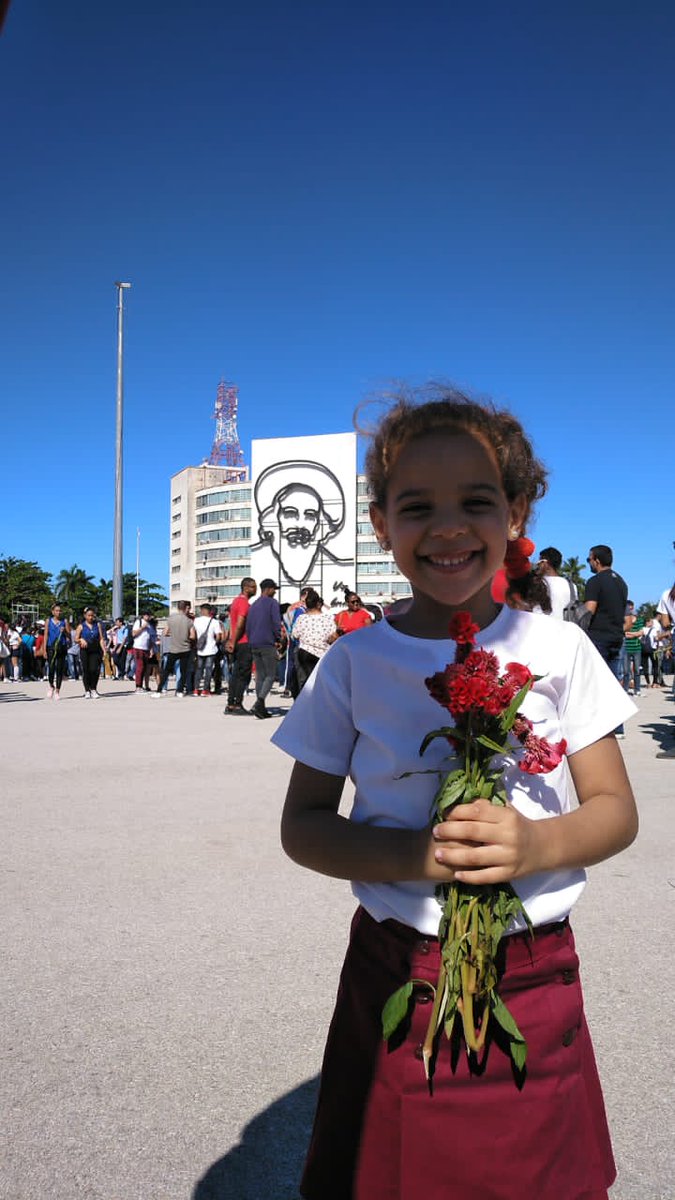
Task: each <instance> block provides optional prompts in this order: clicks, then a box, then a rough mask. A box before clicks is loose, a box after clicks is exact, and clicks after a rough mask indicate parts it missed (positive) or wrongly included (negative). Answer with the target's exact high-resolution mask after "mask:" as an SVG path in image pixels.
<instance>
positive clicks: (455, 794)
mask: <svg viewBox="0 0 675 1200" xmlns="http://www.w3.org/2000/svg"><path fill="white" fill-rule="evenodd" d="M448 782H449V780H448V779H446V781H445V783H444V784H443V786H442V788H440V790H439V793H438V798H437V801H436V807H437V809H438V811H439V813H441V812H445V810H446V809H447V808H449V807H450V806H451V805H452V804H454V803H455V801H456V800H459V798H460V796H461V795H462V793H463V792H464V788H465V787H466V779H465V778H464V772H463V771H462V773H461V775H460V778H459V779H453V781H452V783H451V784H450V787H448V786H447V785H448Z"/></svg>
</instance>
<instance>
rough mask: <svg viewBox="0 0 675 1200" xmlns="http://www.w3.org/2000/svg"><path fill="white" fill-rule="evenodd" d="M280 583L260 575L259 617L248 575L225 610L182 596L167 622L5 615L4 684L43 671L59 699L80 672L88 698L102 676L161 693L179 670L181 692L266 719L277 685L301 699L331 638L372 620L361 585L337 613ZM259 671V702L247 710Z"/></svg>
mask: <svg viewBox="0 0 675 1200" xmlns="http://www.w3.org/2000/svg"><path fill="white" fill-rule="evenodd" d="M276 590H277V586H276V584H275V583H274V581H273V580H270V579H265V580H263V581H262V583H261V585H260V596H259V597H258V600H257V601H256V602H255V611H254V612H253V614H252V616H251V617H249V609H250V608H251V607H252V606H251V603H250V602H251V601H252V600H253V598H254V597H255V596H256V593H257V591H258V585H257V584H256V582H255V580H254V579H252V578H250V577H247V578H245V579H244V580H242V584H241V593H240V595H239V596H238V597H237V598H236V600H235V601H234V602H233V604H232V605H231V607H230V609H229V610H228V611H225V612H222V613H219V612H218V610H217V609H216V608H214V607H213V606H212V605H210V604H202V605H201V606H200V607H199V609H198V612H197V613H195V612H194V611H193V610H192V608H191V606H190V604H189V602H188V601H180V602H179V604H178V606H177V611H176V612H175V613H172V614H171V615H170V616H169V617H168V618H162V619H160V620H159V621H158V620H157V618H156V617H154V616H153V615H152V613H148V612H146V613H142V614H141V615H140V616H138V617H137V618H136V619H135V620H133V621H126V620H124V618H122V617H117V618H116V619H115V620H114V621H113V622H110V621H107V622H106V621H103V620H101V619H100V618H99V617H98V616H97V614H96V612H95V610H94V609H93V608H92V607H88V608H86V609H85V610H84V612H83V613H82V617H81V619H80V620H79V621H74V620H72V619H71V618H69V617H67V616H65V615H64V613H63V610H62V606H61V605H60V604H58V603H56V604H54V605H53V607H52V610H51V613H50V615H49V616H48V617H47V618H46V619H45V620H44V621H39V622H31V621H29V620H28V619H27V618H25V617H20V618H19V619H18V620H17V621H16V622H15V623H14V624H8V623H6V622H4V621H2V620H0V682H8V683H18V682H21V681H24V680H42V679H44V680H45V682H46V683H47V693H46V695H47V698H48V699H49V700H55V701H58V700H60V698H61V689H62V685H63V681H64V679H72V680H79V681H80V682H81V685H82V688H83V696H84V698H85V699H87V700H92V699H93V700H96V699H99V696H100V692H99V681H100V680H101V679H102V678H105V679H109V680H113V681H119V682H124V681H131V682H133V683H134V685H135V689H134V690H135V692H136V694H141V693H143V692H145V693H150V692H151V693H153V694H154V695H156V696H163V695H166V693H167V691H168V685H169V678H170V677H171V676H175V695H176V697H177V698H183V697H185V696H200V697H206V696H211V695H216V696H219V695H221V694H223V693H224V692H227V694H228V704H227V707H226V710H225V711H226V712H227V713H232V712H235V713H243V712H244V711H247V712H251V713H252V714H253V715H255V716H258V717H264V716H267V715H269V714H268V713H267V709H266V705H265V700H266V697H267V696H268V695H269V692H270V691H271V689H272V687H274V686H275V687H276V688H277V689H278V690H279V691H282V692H283V694H284V695H285V696H289V697H293V698H294V697H296V696H297V695H298V693H299V692H300V691H301V689H302V687H303V686H304V684H305V682H306V681H307V679H308V678H309V676H310V674H311V672H312V670H313V669H314V667H315V666H316V663H317V662H318V661H319V659H320V658H321V657H322V655H323V654H324V653H325V652H326V650H327V649H328V647H329V646H330V645H331V644H332V642H333V641H334V640H336V639H337V638H338V637H341V636H343V635H344V634H345V633H348V632H350V631H351V630H353V629H358V628H361V627H362V626H363V625H367V624H369V623H370V622H371V621H372V620H373V616H372V615H371V614H370V613H369V612H368V611H367V610H366V608H365V607H364V606H363V605H362V603H361V600H360V597H358V596H357V595H356V594H355V593H353V592H347V591H346V593H345V607H344V608H343V609H342V610H341V611H339V612H338V613H337V614H336V613H335V612H334V611H331V610H326V609H325V606H324V603H323V600H322V599H321V597H320V596H319V595H318V593H317V592H316V591H315V590H314V589H313V588H304V589H303V590H302V591H301V592H300V595H299V598H298V600H297V601H296V602H295V603H294V604H283V605H281V606H279V605H278V604H277V601H276V599H275V598H274V597H275V593H276ZM378 615H379V614H378ZM252 677H253V678H254V682H255V686H256V701H255V704H254V705H253V706H252V708H251V709H247V710H245V709H244V704H243V700H244V696H245V694H246V693H247V691H248V689H249V688H250V686H251V680H252Z"/></svg>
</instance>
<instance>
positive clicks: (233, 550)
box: [199, 546, 251, 568]
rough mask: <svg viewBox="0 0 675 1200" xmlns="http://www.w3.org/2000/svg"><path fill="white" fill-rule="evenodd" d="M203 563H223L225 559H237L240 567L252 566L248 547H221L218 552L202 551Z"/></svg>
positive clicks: (200, 555) (200, 553) (200, 552)
mask: <svg viewBox="0 0 675 1200" xmlns="http://www.w3.org/2000/svg"><path fill="white" fill-rule="evenodd" d="M199 557H200V559H201V561H202V562H222V561H223V559H224V558H236V560H237V562H238V563H239V565H240V566H242V567H246V568H248V567H249V566H250V565H251V554H250V551H249V547H248V546H219V547H218V548H217V549H216V550H200V551H199Z"/></svg>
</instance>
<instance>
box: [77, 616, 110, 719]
mask: <svg viewBox="0 0 675 1200" xmlns="http://www.w3.org/2000/svg"><path fill="white" fill-rule="evenodd" d="M75 637H76V639H77V642H78V645H79V647H80V663H81V666H82V684H83V687H84V698H85V700H98V698H99V694H98V681H99V679H100V677H101V663H102V662H103V655H104V654H105V641H104V637H103V628H102V626H101V623H100V621H98V620H97V619H96V613H95V612H94V609H93V608H91V607H89V608H85V610H84V620H83V621H82V623H81V625H78V627H77V629H76V630H75Z"/></svg>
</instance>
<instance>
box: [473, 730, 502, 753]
mask: <svg viewBox="0 0 675 1200" xmlns="http://www.w3.org/2000/svg"><path fill="white" fill-rule="evenodd" d="M476 741H477V742H480V744H481V746H486V747H487V749H488V750H494V752H495V754H506V752H507V750H508V749H509V746H508V743H506V742H505V743H504V744H503V745H502V746H498V745H497V743H496V742H493V741H492V738H489V737H487V736H486V735H485V734H484V733H481V734H480V736H479V737H477V738H476Z"/></svg>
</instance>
